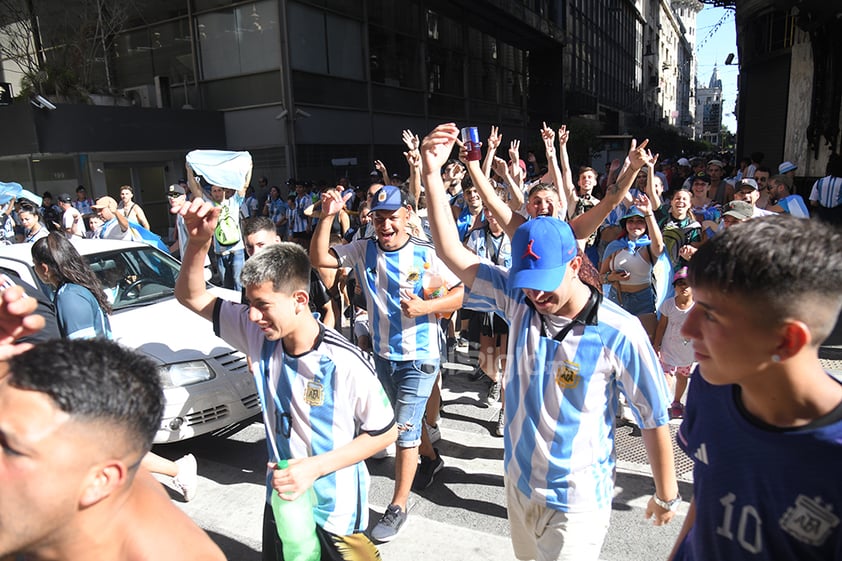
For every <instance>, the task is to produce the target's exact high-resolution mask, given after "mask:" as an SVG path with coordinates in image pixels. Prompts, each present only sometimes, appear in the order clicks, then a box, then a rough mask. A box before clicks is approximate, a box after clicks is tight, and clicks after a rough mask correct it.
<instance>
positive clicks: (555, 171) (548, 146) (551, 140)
mask: <svg viewBox="0 0 842 561" xmlns="http://www.w3.org/2000/svg"><path fill="white" fill-rule="evenodd" d="M543 125H544V126H543V127H542V128H541V140H543V141H544V149H545V152H546V154H547V167H548V168H549V173H550V178H551V179H552V182H553V187H555V190H556V193H558V204H559V206H560V208H559V209H558V216H560V217H563V216H567V206H568V201H567V195H566V194H565V192H564V186H563V185H562V179H561V170H560V169H559V167H558V158H556V155H555V131H553V129H552V127H548V126H547V123H544V124H543Z"/></svg>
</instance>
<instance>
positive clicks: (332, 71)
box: [289, 4, 365, 80]
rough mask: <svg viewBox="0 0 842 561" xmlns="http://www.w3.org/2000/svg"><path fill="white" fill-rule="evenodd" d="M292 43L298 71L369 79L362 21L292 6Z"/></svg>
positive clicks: (290, 34) (290, 13)
mask: <svg viewBox="0 0 842 561" xmlns="http://www.w3.org/2000/svg"><path fill="white" fill-rule="evenodd" d="M289 40H290V55H291V59H292V67H293V68H294V69H295V70H303V71H305V72H313V73H317V74H329V75H331V76H340V77H343V78H352V79H356V80H364V79H365V72H364V69H363V61H362V25H361V24H360V23H359V22H358V21H355V20H351V19H347V18H343V17H340V16H337V15H334V14H329V13H325V12H321V11H319V10H316V9H314V8H310V7H308V6H304V5H301V4H289Z"/></svg>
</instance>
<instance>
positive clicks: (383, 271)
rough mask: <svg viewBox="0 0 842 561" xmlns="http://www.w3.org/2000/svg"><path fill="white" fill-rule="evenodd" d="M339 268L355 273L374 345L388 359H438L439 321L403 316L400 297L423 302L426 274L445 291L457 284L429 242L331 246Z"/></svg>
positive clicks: (360, 242) (365, 241)
mask: <svg viewBox="0 0 842 561" xmlns="http://www.w3.org/2000/svg"><path fill="white" fill-rule="evenodd" d="M331 249H333V251H334V252H336V255H337V257H338V258H339V264H340V266H342V267H350V268H352V269H354V272H355V274H356V275H357V281H358V283H359V286H360V287H361V288H362V289H363V294H365V299H366V306H367V309H368V321H369V325H370V328H371V339H372V347H373V349H374V352H375V353H376V354H377V356H379V357H381V358H384V359H386V360H425V359H431V358H438V357H439V356H440V354H439V323H438V320H437V319H436V316H435V314H429V315H426V316H418V317H414V318H410V317H406V315H404V314H403V313H402V311H401V298H402V297H404V296H402V295H403V294H416V295H418V296H419V297H421V298H423V289H422V282H423V280H424V275H425V274H429V273H430V272H433V271H436V272H438V273H439V274H440V275H441V276H442V278H443V279H444V282H445V284H446V285H447V287H448V289H450V288H453V287H455V286H457V285H458V284H459V278H458V277H457V276H456V275H454V274H453V273H452V272H450V270H449V269H448V268H447V267H446V266H445V264H444V263H443V262H442V261H441V260H440V259H439V258H438V256H437V255H436V252H435V250H434V249H433V244H431V243H429V242H425V241H422V240H420V239H418V238H414V237H410V238H409V241H407V243H406V244H405V245H404V246H403V247H401V248H400V249H397V250H394V251H385V250H383V249H381V248H380V244H379V243H378V242H377V240H376V239H373V238H371V239H363V240H357V241H354V242H351V243H350V244H346V245H335V246H333V247H332V248H331Z"/></svg>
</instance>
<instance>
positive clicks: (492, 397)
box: [485, 382, 500, 405]
mask: <svg viewBox="0 0 842 561" xmlns="http://www.w3.org/2000/svg"><path fill="white" fill-rule="evenodd" d="M485 400H486V401H487V402H488V404H489V405H494V404H495V403H497V402H498V401H500V382H491V385H490V386H488V395H487V396H485Z"/></svg>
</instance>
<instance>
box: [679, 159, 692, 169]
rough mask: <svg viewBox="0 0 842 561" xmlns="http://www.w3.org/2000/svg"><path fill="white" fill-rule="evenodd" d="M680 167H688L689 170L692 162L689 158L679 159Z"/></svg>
mask: <svg viewBox="0 0 842 561" xmlns="http://www.w3.org/2000/svg"><path fill="white" fill-rule="evenodd" d="M678 165H680V166H686V167H688V168H689V167H690V160H688V159H687V158H679V159H678Z"/></svg>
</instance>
